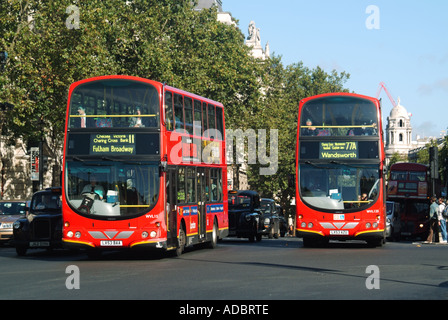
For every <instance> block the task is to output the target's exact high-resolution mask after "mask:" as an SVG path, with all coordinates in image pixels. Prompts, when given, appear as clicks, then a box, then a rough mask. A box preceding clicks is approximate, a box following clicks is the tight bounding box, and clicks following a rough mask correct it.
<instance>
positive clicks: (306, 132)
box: [302, 119, 317, 136]
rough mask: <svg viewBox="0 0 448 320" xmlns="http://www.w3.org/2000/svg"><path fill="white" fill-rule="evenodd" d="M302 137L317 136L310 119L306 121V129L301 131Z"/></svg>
mask: <svg viewBox="0 0 448 320" xmlns="http://www.w3.org/2000/svg"><path fill="white" fill-rule="evenodd" d="M302 135H304V136H315V135H317V130H316V128H315V127H313V122H312V121H311V119H307V120H306V128H303V129H302Z"/></svg>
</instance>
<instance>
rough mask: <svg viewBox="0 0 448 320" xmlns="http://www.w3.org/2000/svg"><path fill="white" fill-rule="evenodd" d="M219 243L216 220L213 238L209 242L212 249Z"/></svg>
mask: <svg viewBox="0 0 448 320" xmlns="http://www.w3.org/2000/svg"><path fill="white" fill-rule="evenodd" d="M217 245H218V223H217V222H216V219H215V222H214V223H213V231H212V240H211V241H210V242H209V244H208V247H209V248H210V249H215V248H216V246H217Z"/></svg>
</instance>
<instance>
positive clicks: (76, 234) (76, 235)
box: [75, 231, 81, 239]
mask: <svg viewBox="0 0 448 320" xmlns="http://www.w3.org/2000/svg"><path fill="white" fill-rule="evenodd" d="M75 238H77V239H79V238H81V232H79V231H76V233H75Z"/></svg>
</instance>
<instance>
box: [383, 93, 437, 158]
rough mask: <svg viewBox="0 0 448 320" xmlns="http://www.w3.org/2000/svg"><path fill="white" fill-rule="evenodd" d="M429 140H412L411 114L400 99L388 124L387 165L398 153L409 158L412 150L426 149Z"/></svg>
mask: <svg viewBox="0 0 448 320" xmlns="http://www.w3.org/2000/svg"><path fill="white" fill-rule="evenodd" d="M428 141H429V139H428V138H425V139H422V138H420V137H417V139H416V140H413V139H412V125H411V114H410V113H408V111H407V110H406V108H405V107H404V106H402V105H401V100H400V98H398V102H397V105H396V106H395V107H394V108H392V110H391V112H390V115H389V117H387V124H386V141H385V152H386V165H389V160H390V158H391V157H392V156H393V155H394V154H395V153H398V154H399V155H402V156H404V157H406V158H408V156H409V153H410V152H411V150H415V149H417V148H421V147H424V146H425V144H426V143H428Z"/></svg>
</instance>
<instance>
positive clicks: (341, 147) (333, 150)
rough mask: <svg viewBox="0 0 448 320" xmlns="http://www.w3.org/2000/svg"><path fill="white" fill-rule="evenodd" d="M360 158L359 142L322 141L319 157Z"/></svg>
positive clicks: (326, 158)
mask: <svg viewBox="0 0 448 320" xmlns="http://www.w3.org/2000/svg"><path fill="white" fill-rule="evenodd" d="M358 158H359V153H358V142H356V141H349V142H344V141H341V142H320V146H319V159H325V160H328V159H330V160H332V159H340V160H344V159H345V160H348V159H351V160H354V159H358Z"/></svg>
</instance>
